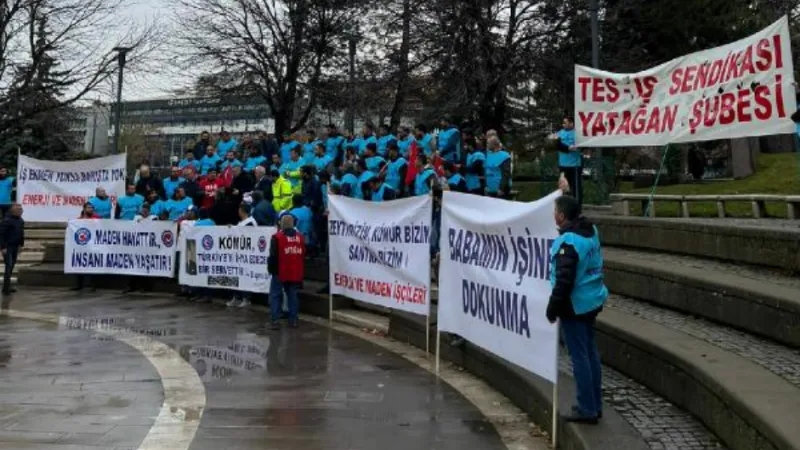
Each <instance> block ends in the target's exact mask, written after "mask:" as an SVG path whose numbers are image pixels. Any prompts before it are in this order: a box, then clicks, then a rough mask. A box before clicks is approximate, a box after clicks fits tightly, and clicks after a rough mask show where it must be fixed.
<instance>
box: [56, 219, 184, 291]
mask: <svg viewBox="0 0 800 450" xmlns="http://www.w3.org/2000/svg"><path fill="white" fill-rule="evenodd" d="M177 231H178V230H177V226H176V225H175V224H174V223H172V222H157V221H147V222H140V223H135V222H131V221H127V220H96V219H73V220H70V221H69V223H67V231H66V234H65V236H64V273H80V274H113V275H142V276H150V277H168V278H171V277H172V276H173V274H174V267H175V246H176V245H177V241H176V239H175V237H176V236H177Z"/></svg>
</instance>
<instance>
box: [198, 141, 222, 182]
mask: <svg viewBox="0 0 800 450" xmlns="http://www.w3.org/2000/svg"><path fill="white" fill-rule="evenodd" d="M220 162H222V158H220V157H219V155H218V154H217V149H215V148H214V146H213V145H209V146H208V147H206V156H203V159H201V160H200V174H201V175H206V174H207V173H208V171H209V170H211V169H218V167H217V166H218V164H219V163H220Z"/></svg>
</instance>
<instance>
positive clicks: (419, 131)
mask: <svg viewBox="0 0 800 450" xmlns="http://www.w3.org/2000/svg"><path fill="white" fill-rule="evenodd" d="M414 136H415V138H416V141H417V146H418V147H419V149H420V150H421V153H424V154H425V156H427V157H429V158H430V157H431V155H432V154H433V135H432V134H430V133H428V127H426V126H425V125H423V124H419V125H417V126H416V127H414ZM403 157H404V158H410V157H411V155H410V154H403Z"/></svg>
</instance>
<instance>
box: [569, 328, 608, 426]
mask: <svg viewBox="0 0 800 450" xmlns="http://www.w3.org/2000/svg"><path fill="white" fill-rule="evenodd" d="M594 323H595V318H594V317H592V318H580V319H561V332H562V334H563V336H564V343H565V344H566V345H567V350H569V357H570V359H571V360H572V374H573V376H574V377H575V388H576V391H577V396H578V412H579V413H580V414H581V415H583V416H585V417H597V416H598V415H599V414H600V413H602V412H603V390H602V387H601V381H602V374H601V369H600V354H599V353H598V351H597V343H596V342H595V338H594V333H595V331H594Z"/></svg>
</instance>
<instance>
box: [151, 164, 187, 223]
mask: <svg viewBox="0 0 800 450" xmlns="http://www.w3.org/2000/svg"><path fill="white" fill-rule="evenodd" d="M184 181H186V179H184V178H183V177H182V176H181V169H180V167H172V171H171V172H170V174H169V176H168V177H166V178H164V180H162V182H161V184H162V185H163V186H164V194H165V195H166V197H167V198H168V199H170V198H172V196H173V195H174V194H175V189H177V188H178V186H180V185H181V183H183V182H184ZM150 212H151V213H152V214H153V215H155V216H158V213H156V212H155V211H152V210H151V211H150Z"/></svg>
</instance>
